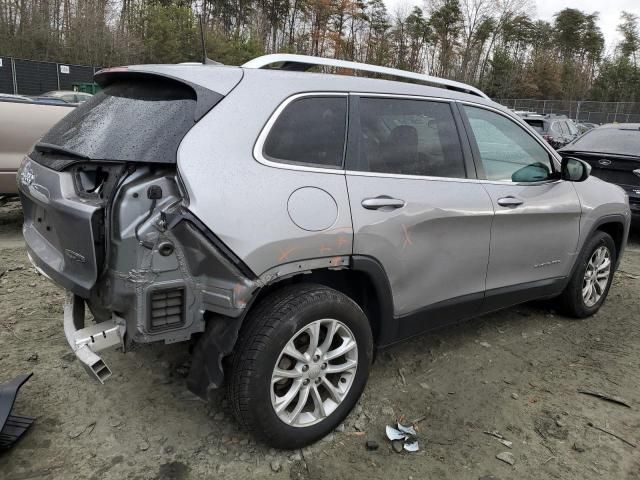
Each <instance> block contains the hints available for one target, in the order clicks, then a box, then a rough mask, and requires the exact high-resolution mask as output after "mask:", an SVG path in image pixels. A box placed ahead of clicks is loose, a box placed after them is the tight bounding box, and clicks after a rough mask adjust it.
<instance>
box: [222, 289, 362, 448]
mask: <svg viewBox="0 0 640 480" xmlns="http://www.w3.org/2000/svg"><path fill="white" fill-rule="evenodd" d="M334 325H335V335H333V336H332V338H334V341H333V342H332V343H330V344H329V345H326V348H324V347H325V343H324V342H323V340H326V338H327V336H328V332H329V328H332V326H334ZM316 326H318V328H317V330H316V329H315V327H316ZM316 331H317V332H318V334H317V335H314V338H317V339H318V341H317V345H318V348H317V349H315V350H313V351H314V352H317V353H322V352H323V351H324V350H326V351H328V354H331V355H333V354H335V353H338V352H342V350H338V347H340V348H342V349H343V350H346V349H347V348H348V347H352V342H350V341H349V342H347V341H346V340H345V338H349V335H351V336H352V337H351V338H353V340H355V348H350V349H349V350H348V351H347V353H345V354H344V355H341V356H339V357H337V358H335V359H329V358H328V357H329V355H327V356H324V354H323V357H322V358H320V359H315V360H316V361H314V358H312V357H311V353H310V352H311V346H310V345H311V338H312V333H314V332H316ZM323 332H324V337H323V336H322V333H323ZM292 339H296V341H295V343H293V342H292ZM290 342H292V344H293V345H294V348H295V349H296V350H297V349H298V348H299V349H300V350H297V353H295V352H294V353H295V355H296V356H297V357H300V355H302V353H301V352H303V351H304V355H305V358H304V359H301V358H298V360H296V359H294V357H293V356H289V355H288V354H287V353H285V352H284V351H283V350H284V349H285V346H288V345H289V344H290ZM307 342H309V343H308V344H307ZM372 351H373V338H372V334H371V328H370V326H369V322H368V320H367V317H366V316H365V314H364V312H363V311H362V309H361V308H360V307H359V306H358V305H357V304H356V303H355V302H354V301H353V300H351V299H350V298H349V297H347V296H345V295H343V294H342V293H340V292H338V291H336V290H333V289H331V288H328V287H325V286H321V285H312V284H305V285H292V286H287V287H283V288H282V289H280V290H277V291H276V292H274V293H272V294H271V295H269V296H267V297H265V298H264V299H262V300H261V301H260V303H259V304H258V305H256V306H255V308H254V310H253V311H252V312H250V313H249V316H248V318H247V319H246V322H245V327H243V331H242V332H241V334H240V338H239V340H238V344H237V348H236V351H235V353H234V356H233V358H232V361H231V372H230V374H231V375H230V378H229V383H228V396H229V400H230V403H231V406H232V408H233V412H234V415H235V416H236V418H237V420H238V421H239V423H240V424H241V425H243V426H244V427H245V428H247V429H248V430H250V431H252V432H253V434H254V435H255V436H256V437H258V438H259V439H260V440H262V441H264V442H265V443H266V444H268V445H270V446H272V447H275V448H283V449H294V448H301V447H304V446H306V445H309V444H310V443H312V442H314V441H316V440H319V439H320V438H322V437H324V436H326V435H327V434H329V433H330V432H332V431H333V430H334V429H335V428H336V427H337V426H338V425H339V424H340V423H341V422H342V421H343V420H344V418H345V417H346V416H347V414H348V413H349V412H350V411H351V409H352V408H353V407H354V406H355V404H356V402H357V401H358V399H359V398H360V395H361V394H362V391H363V390H364V387H365V384H366V382H367V378H368V376H369V367H370V365H371V360H372ZM317 356H320V355H319V354H318V355H317ZM354 361H356V362H357V363H356V366H355V371H354V370H345V371H343V372H341V373H331V372H330V370H339V369H342V368H346V366H350V365H352V364H353V362H354ZM338 362H341V363H338ZM323 365H324V366H323ZM276 366H278V367H279V368H280V369H281V370H279V372H280V373H283V372H282V370H285V371H286V372H284V373H286V374H287V375H294V376H295V378H284V377H280V376H278V377H275V378H278V379H279V380H277V381H275V382H274V380H273V379H272V375H275V373H274V369H275V367H276ZM305 366H306V370H303V369H304V368H305ZM351 368H353V367H351ZM327 372H329V373H327ZM343 379H344V380H343ZM325 381H328V382H331V385H333V387H334V389H336V390H335V391H336V392H338V393H336V394H335V395H336V396H335V397H333V396H331V395H329V387H328V385H326V383H325ZM304 382H307V383H306V384H305V383H304ZM314 385H315V388H314ZM296 388H299V391H298V393H297V394H293V397H291V394H292V392H295V391H296ZM305 389H306V391H307V392H308V397H305V396H304V391H305ZM314 390H315V391H314ZM287 393H289V394H290V395H289V397H287V395H286V394H287ZM279 394H282V395H279ZM316 395H319V397H318V396H316ZM340 395H343V396H342V397H339V396H340ZM287 398H292V399H293V400H292V401H291V403H290V404H289V405H288V406H287V407H286V408H284V407H283V405H284V404H285V403H286V401H285V400H286V399H287ZM305 398H306V400H304V399H305ZM316 398H319V400H316ZM334 398H340V399H341V401H340V402H337V401H334ZM303 400H304V405H303V407H304V408H303V409H302V411H301V412H299V414H298V415H297V416H296V411H297V410H298V406H299V404H302V403H303ZM318 402H319V403H320V404H321V405H322V406H323V408H322V409H320V408H319V407H318ZM276 407H277V408H279V409H282V410H281V411H280V414H278V413H277V412H276ZM311 407H313V408H311ZM325 409H326V413H325V416H324V417H323V416H322V415H321V413H320V412H323V413H324V410H325ZM311 410H313V411H311ZM314 418H315V420H314ZM285 420H286V421H285ZM289 421H290V422H291V423H288V422H289Z"/></svg>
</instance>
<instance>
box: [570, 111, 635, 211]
mask: <svg viewBox="0 0 640 480" xmlns="http://www.w3.org/2000/svg"><path fill="white" fill-rule="evenodd" d="M558 153H560V154H561V155H562V156H563V157H565V158H568V157H573V158H578V159H580V160H584V161H585V162H587V163H589V165H591V168H592V173H593V175H594V176H595V177H598V178H600V179H601V180H604V181H606V182H610V183H614V184H616V185H618V186H619V187H622V188H623V189H624V191H625V192H626V193H627V195H628V196H629V207H630V208H631V213H632V214H633V218H634V220H635V222H636V223H640V123H610V124H608V125H602V126H601V127H598V128H594V129H593V130H589V131H588V132H587V133H585V134H584V135H582V136H581V137H579V138H577V139H576V140H575V141H573V142H571V143H570V144H569V145H567V146H565V147H563V148H561V149H560V150H559V151H558Z"/></svg>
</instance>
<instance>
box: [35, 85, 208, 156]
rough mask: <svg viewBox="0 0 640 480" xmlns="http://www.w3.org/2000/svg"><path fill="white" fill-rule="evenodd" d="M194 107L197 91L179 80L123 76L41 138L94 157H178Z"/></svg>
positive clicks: (191, 120) (45, 141)
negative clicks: (122, 78)
mask: <svg viewBox="0 0 640 480" xmlns="http://www.w3.org/2000/svg"><path fill="white" fill-rule="evenodd" d="M195 108H196V94H195V92H194V91H193V90H192V89H191V88H190V87H188V86H186V85H184V84H181V83H179V82H176V81H173V80H167V79H163V78H161V77H152V78H147V79H135V80H127V81H119V82H116V83H113V84H111V85H108V86H107V87H106V88H105V89H104V90H102V91H101V92H99V93H97V94H96V95H94V96H93V97H92V98H90V99H89V100H87V101H86V102H84V103H83V104H82V105H80V106H79V107H77V108H76V109H75V110H74V111H73V112H71V113H70V114H69V115H67V116H66V117H64V118H63V119H62V120H61V121H60V122H59V123H57V124H56V125H55V126H54V127H53V128H52V129H51V130H50V131H49V132H48V133H47V134H46V135H45V136H44V137H43V138H42V141H41V143H43V144H48V145H49V146H58V147H62V149H60V150H59V152H63V151H64V150H68V151H72V152H74V154H76V155H81V156H84V157H88V158H90V159H94V160H115V161H132V162H153V163H175V162H176V153H177V150H178V145H179V144H180V141H181V140H182V138H183V137H184V135H185V134H186V133H187V132H188V131H189V129H190V128H191V127H192V126H193V125H194V123H195V121H194V112H195ZM40 153H41V152H40ZM38 154H39V152H38V151H34V152H33V154H32V155H36V156H37V155H38Z"/></svg>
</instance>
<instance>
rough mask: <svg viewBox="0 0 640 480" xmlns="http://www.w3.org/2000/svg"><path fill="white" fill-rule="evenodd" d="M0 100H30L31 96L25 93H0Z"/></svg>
mask: <svg viewBox="0 0 640 480" xmlns="http://www.w3.org/2000/svg"><path fill="white" fill-rule="evenodd" d="M0 100H5V101H7V100H12V101H15V102H30V101H32V100H31V98H29V97H27V96H25V95H14V94H12V93H0Z"/></svg>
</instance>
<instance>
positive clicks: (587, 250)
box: [557, 230, 617, 318]
mask: <svg viewBox="0 0 640 480" xmlns="http://www.w3.org/2000/svg"><path fill="white" fill-rule="evenodd" d="M602 243H605V244H607V246H608V247H609V249H610V251H611V264H612V265H611V278H610V280H609V285H608V286H607V290H606V291H605V294H604V295H603V298H602V300H601V301H600V302H599V303H597V304H596V305H595V307H592V308H590V309H587V308H586V307H585V306H584V305H583V304H582V303H581V302H582V297H581V295H582V293H581V292H582V280H583V277H584V269H585V268H586V264H587V262H588V261H589V258H590V257H591V254H592V253H593V251H594V250H595V248H596V247H597V246H598V245H600V244H602ZM616 259H617V251H616V248H615V243H614V241H613V238H611V236H610V235H609V234H608V233H606V232H603V231H601V230H597V231H596V232H595V233H594V234H593V235H592V237H591V238H590V239H588V240H587V241H586V242H585V245H584V247H583V249H582V251H581V252H580V255H579V256H578V259H577V260H576V262H577V265H576V268H574V270H573V274H572V276H571V279H570V280H569V283H568V284H567V286H566V287H565V289H564V291H563V292H562V293H561V294H560V296H559V297H558V299H557V306H558V309H559V310H560V311H561V312H562V313H563V314H565V315H567V316H569V317H573V318H586V317H589V316H591V315H593V314H594V313H596V312H597V311H598V310H599V309H600V307H601V306H602V304H603V303H604V301H605V300H606V298H607V296H608V294H609V288H610V287H611V282H612V280H613V275H614V270H615V269H614V266H615V264H616ZM578 292H580V297H578Z"/></svg>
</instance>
